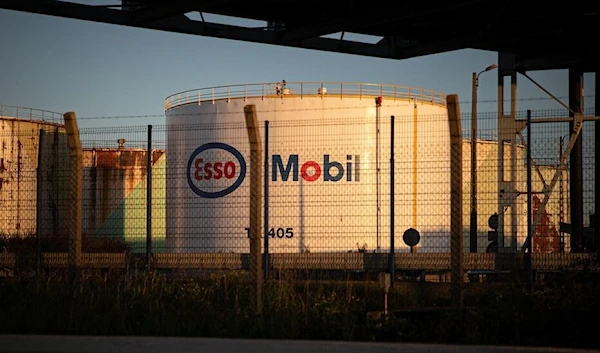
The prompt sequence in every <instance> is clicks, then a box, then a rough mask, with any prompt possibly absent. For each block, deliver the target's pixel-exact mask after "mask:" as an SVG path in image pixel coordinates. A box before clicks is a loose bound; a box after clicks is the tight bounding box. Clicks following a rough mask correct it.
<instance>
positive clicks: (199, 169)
mask: <svg viewBox="0 0 600 353" xmlns="http://www.w3.org/2000/svg"><path fill="white" fill-rule="evenodd" d="M378 97H381V101H380V104H378V103H377V100H378ZM246 105H254V106H255V108H256V111H257V118H258V122H259V129H260V134H261V144H262V149H263V151H264V150H265V147H267V146H265V139H266V134H265V121H268V122H269V129H268V131H269V132H268V134H269V135H268V138H269V144H268V152H267V154H266V157H265V156H263V157H262V158H263V161H262V162H266V163H267V164H268V165H267V168H265V169H264V170H263V173H265V174H266V180H267V181H268V192H269V197H268V202H269V204H268V212H269V213H268V221H269V227H268V228H267V229H266V231H267V236H268V237H269V252H270V253H284V252H296V253H297V252H348V251H357V250H363V249H364V250H365V251H368V252H371V251H381V252H384V251H389V248H390V229H391V227H390V219H391V217H390V212H391V207H390V206H391V205H390V174H391V173H390V158H391V153H390V146H391V138H390V132H391V131H390V125H391V124H390V121H391V118H390V117H391V116H394V117H395V138H394V189H395V191H394V227H395V248H396V249H397V250H398V251H408V247H407V245H406V244H404V242H403V241H402V239H403V238H402V235H403V233H404V231H405V230H407V229H409V228H414V229H416V230H418V232H419V234H420V242H419V244H418V251H419V252H449V250H450V175H451V173H450V133H449V125H448V118H447V109H446V96H445V95H444V94H443V93H439V92H436V91H432V90H428V89H423V88H414V87H405V86H397V85H383V84H370V83H340V82H293V83H289V82H288V83H285V84H283V83H282V82H280V83H264V84H247V85H234V86H221V87H211V88H202V89H198V90H191V91H187V92H181V93H177V94H174V95H172V96H170V97H168V98H167V99H166V100H165V113H166V119H167V120H166V123H167V148H166V150H167V152H166V154H167V172H166V176H167V183H166V187H167V198H166V212H167V215H166V232H167V250H168V251H172V252H236V253H247V252H248V251H249V240H248V227H249V205H250V199H249V198H250V146H249V142H248V132H247V130H246V125H245V115H244V106H246ZM481 143H482V144H483V146H481V147H480V148H481V150H480V152H479V155H478V159H479V160H480V162H479V165H480V167H479V169H478V175H479V179H478V180H479V190H481V191H480V195H478V200H479V205H480V212H479V235H478V236H479V242H478V243H479V249H480V251H484V250H485V248H486V246H487V244H488V243H487V231H488V227H487V219H488V217H489V216H490V215H491V214H492V213H494V212H496V211H497V209H498V208H497V205H498V193H497V189H498V188H497V185H498V183H497V165H498V163H497V155H498V154H497V152H495V151H497V145H496V142H485V141H482V142H481ZM517 153H518V154H519V157H518V158H519V163H520V165H521V166H524V165H525V159H524V150H523V148H522V146H521V148H520V149H518V152H517ZM469 155H470V141H469V140H468V139H465V140H464V143H463V200H464V201H463V205H464V208H463V214H464V220H463V224H464V225H465V228H464V229H465V233H464V235H465V245H466V248H467V247H468V244H469V242H468V234H469V230H468V224H469V208H468V207H469V197H470V195H469V189H470V188H469V179H470V170H469V166H470V163H469V160H468V156H469ZM509 157H510V156H508V157H507V158H509ZM263 167H264V165H263V166H261V169H262V168H263ZM521 169H522V171H523V173H520V174H519V178H520V179H519V180H522V181H524V180H525V172H524V170H525V169H524V168H521ZM521 177H522V178H521ZM535 177H536V176H534V182H537V183H538V184H539V179H538V180H537V181H536V179H535ZM262 187H263V185H262V183H261V188H262ZM522 205H525V200H524V199H523V204H522ZM520 210H525V208H524V207H521V208H520ZM263 216H264V214H263ZM524 217H525V214H522V215H520V217H519V224H520V225H521V226H520V231H519V234H520V235H523V236H524V235H525V234H526V232H525V230H526V228H524V227H525V226H524V225H525V224H526V223H525V218H524ZM521 221H522V222H521ZM521 228H522V229H521ZM523 239H524V238H523ZM523 239H520V241H521V242H522V240H523Z"/></svg>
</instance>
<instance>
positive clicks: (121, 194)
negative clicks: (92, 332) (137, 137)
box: [82, 139, 166, 252]
mask: <svg viewBox="0 0 600 353" xmlns="http://www.w3.org/2000/svg"><path fill="white" fill-rule="evenodd" d="M117 143H118V144H119V146H118V147H111V148H85V149H84V150H83V225H82V228H83V236H85V237H99V238H102V237H104V238H111V239H120V240H125V241H127V242H128V243H129V244H130V245H131V247H132V250H133V251H134V252H143V251H145V249H146V207H147V194H146V190H147V185H148V183H147V175H148V171H147V153H148V150H147V149H144V148H128V147H125V144H126V140H125V139H119V140H118V141H117ZM165 159H166V156H165V154H164V150H159V149H155V150H153V151H152V176H153V178H152V239H153V243H154V244H153V248H154V250H160V248H161V247H162V243H163V242H164V234H165V231H164V227H165V219H164V216H165V209H164V207H165V201H164V198H165V177H164V173H165V169H164V168H165Z"/></svg>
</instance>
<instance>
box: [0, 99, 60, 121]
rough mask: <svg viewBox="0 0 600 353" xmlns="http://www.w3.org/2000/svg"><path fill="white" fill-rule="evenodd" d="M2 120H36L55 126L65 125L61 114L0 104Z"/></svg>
mask: <svg viewBox="0 0 600 353" xmlns="http://www.w3.org/2000/svg"><path fill="white" fill-rule="evenodd" d="M0 118H9V119H19V120H36V121H44V122H48V123H53V124H64V118H63V114H61V113H56V112H51V111H48V110H42V109H35V108H27V107H16V106H11V105H2V104H0Z"/></svg>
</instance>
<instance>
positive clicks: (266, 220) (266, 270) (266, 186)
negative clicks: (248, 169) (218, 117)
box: [263, 120, 269, 280]
mask: <svg viewBox="0 0 600 353" xmlns="http://www.w3.org/2000/svg"><path fill="white" fill-rule="evenodd" d="M264 174H265V175H264V183H265V184H264V194H265V195H264V200H265V201H264V209H263V213H264V229H263V237H264V246H265V251H264V256H263V263H264V265H263V266H264V276H265V278H264V279H265V280H266V279H267V278H269V121H268V120H266V121H265V162H264Z"/></svg>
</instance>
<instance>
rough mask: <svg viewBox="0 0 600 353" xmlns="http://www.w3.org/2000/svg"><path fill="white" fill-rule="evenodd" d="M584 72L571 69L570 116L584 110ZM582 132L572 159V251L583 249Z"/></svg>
mask: <svg viewBox="0 0 600 353" xmlns="http://www.w3.org/2000/svg"><path fill="white" fill-rule="evenodd" d="M582 96H583V73H582V72H581V71H580V70H577V69H573V68H570V69H569V108H571V112H569V116H571V117H574V116H575V114H573V112H577V113H581V112H583V97H582ZM574 126H575V122H574V121H571V122H569V132H570V133H573V128H574ZM582 133H583V131H582V132H581V133H580V134H579V137H577V140H575V144H574V145H573V149H572V150H571V155H570V156H569V160H570V170H569V172H570V173H569V174H570V178H569V179H570V183H571V185H570V197H571V252H582V251H583V187H582V183H583V177H582V164H583V163H582V152H583V144H582V137H581V136H582Z"/></svg>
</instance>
